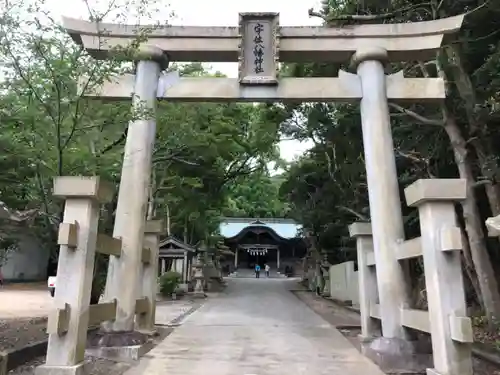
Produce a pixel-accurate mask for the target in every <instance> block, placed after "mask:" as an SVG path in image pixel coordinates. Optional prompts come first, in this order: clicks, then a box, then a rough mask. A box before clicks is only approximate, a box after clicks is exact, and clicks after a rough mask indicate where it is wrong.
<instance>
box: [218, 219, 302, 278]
mask: <svg viewBox="0 0 500 375" xmlns="http://www.w3.org/2000/svg"><path fill="white" fill-rule="evenodd" d="M219 228H220V234H221V235H222V237H224V243H225V245H226V246H228V247H229V248H230V249H231V251H233V252H234V254H235V256H234V260H233V261H232V264H230V268H231V270H232V271H234V270H242V269H253V268H254V267H255V264H259V265H260V266H261V267H262V268H263V267H264V265H265V264H269V265H270V266H271V269H272V270H277V271H280V272H283V273H284V272H285V269H286V268H287V267H288V269H290V267H291V268H292V269H293V270H296V269H297V267H299V265H300V260H301V258H302V257H304V255H305V253H306V246H305V243H304V241H303V238H302V235H301V229H302V225H300V224H298V223H297V222H295V221H294V220H292V219H277V218H269V219H255V218H253V219H252V218H224V220H223V221H222V222H221V224H220V227H219Z"/></svg>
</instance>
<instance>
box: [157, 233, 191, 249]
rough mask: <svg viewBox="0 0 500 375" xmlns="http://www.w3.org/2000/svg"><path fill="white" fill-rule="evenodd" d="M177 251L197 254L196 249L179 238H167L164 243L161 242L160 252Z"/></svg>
mask: <svg viewBox="0 0 500 375" xmlns="http://www.w3.org/2000/svg"><path fill="white" fill-rule="evenodd" d="M162 249H163V250H167V249H168V250H172V251H174V250H176V251H179V250H181V251H188V252H192V253H194V252H196V249H195V248H194V247H193V246H191V245H189V244H187V243H185V242H184V241H182V240H180V239H178V238H177V237H175V236H169V237H167V238H165V239H164V240H163V241H161V242H160V251H161V250H162Z"/></svg>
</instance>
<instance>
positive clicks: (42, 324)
mask: <svg viewBox="0 0 500 375" xmlns="http://www.w3.org/2000/svg"><path fill="white" fill-rule="evenodd" d="M46 327H47V319H46V318H23V319H1V320H0V351H3V350H8V349H19V348H22V347H24V346H26V345H28V344H31V343H35V342H38V341H42V340H45V339H46V338H47V333H46V332H45V328H46Z"/></svg>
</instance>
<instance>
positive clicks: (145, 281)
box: [136, 220, 164, 334]
mask: <svg viewBox="0 0 500 375" xmlns="http://www.w3.org/2000/svg"><path fill="white" fill-rule="evenodd" d="M163 232H164V229H163V221H161V220H150V221H147V222H146V229H145V230H144V247H145V248H148V249H149V251H150V261H149V263H145V264H143V267H142V277H141V279H142V280H141V283H142V293H141V297H146V298H147V299H148V304H149V306H148V310H147V312H146V313H144V314H137V317H136V325H137V329H138V330H139V331H140V332H143V333H146V334H153V333H154V332H155V312H156V294H157V291H158V276H157V271H158V253H159V245H160V234H162V233H163Z"/></svg>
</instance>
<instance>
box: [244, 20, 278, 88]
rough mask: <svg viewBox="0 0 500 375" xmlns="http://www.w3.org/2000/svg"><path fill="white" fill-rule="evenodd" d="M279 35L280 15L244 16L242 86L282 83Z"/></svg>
mask: <svg viewBox="0 0 500 375" xmlns="http://www.w3.org/2000/svg"><path fill="white" fill-rule="evenodd" d="M278 33H279V14H278V13H240V38H241V40H240V56H239V81H240V84H242V85H277V84H278V68H279V66H278V53H279V45H278V44H279V36H278Z"/></svg>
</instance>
